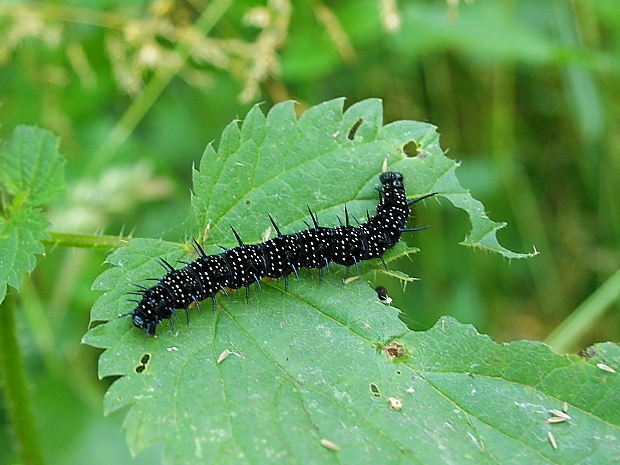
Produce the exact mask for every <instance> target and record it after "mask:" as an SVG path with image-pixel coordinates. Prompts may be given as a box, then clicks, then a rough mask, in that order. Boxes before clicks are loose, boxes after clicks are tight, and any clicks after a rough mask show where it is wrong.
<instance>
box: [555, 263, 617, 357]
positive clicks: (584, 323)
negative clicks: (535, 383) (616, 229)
mask: <svg viewBox="0 0 620 465" xmlns="http://www.w3.org/2000/svg"><path fill="white" fill-rule="evenodd" d="M618 299H620V270H618V271H616V272H615V273H614V274H613V275H611V277H610V278H609V279H608V280H607V281H605V282H604V283H603V285H602V286H601V287H599V288H598V289H597V290H596V291H594V292H593V293H592V294H591V295H590V296H589V297H588V298H587V299H586V300H585V301H584V302H583V303H582V304H581V305H579V307H577V308H576V309H575V311H574V312H573V313H571V314H570V315H569V316H568V318H566V319H565V320H564V321H563V322H562V323H561V324H560V325H559V326H558V327H557V328H555V330H553V332H552V333H551V334H549V336H547V339H546V340H545V342H546V343H547V344H549V345H550V346H551V348H552V349H553V350H554V351H555V352H557V353H559V354H562V353H566V352H567V351H568V350H570V348H571V347H572V346H573V345H575V344H576V343H577V342H578V341H579V339H581V338H582V337H583V335H584V334H585V333H586V332H588V331H589V330H590V329H591V328H592V326H594V324H595V323H596V322H597V321H598V319H599V318H600V317H601V316H603V314H604V313H605V311H606V310H607V308H608V307H609V306H610V305H611V304H613V303H614V302H615V301H616V300H618Z"/></svg>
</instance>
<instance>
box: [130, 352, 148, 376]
mask: <svg viewBox="0 0 620 465" xmlns="http://www.w3.org/2000/svg"><path fill="white" fill-rule="evenodd" d="M149 360H151V354H144V355H143V356H142V357H141V358H140V364H139V365H136V368H134V371H135V372H136V373H142V372H143V371H144V370H146V367H147V365H148V363H149Z"/></svg>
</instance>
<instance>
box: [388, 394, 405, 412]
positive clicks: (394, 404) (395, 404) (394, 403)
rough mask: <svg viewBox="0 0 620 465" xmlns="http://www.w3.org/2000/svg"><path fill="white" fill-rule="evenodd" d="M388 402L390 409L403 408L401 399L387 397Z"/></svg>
mask: <svg viewBox="0 0 620 465" xmlns="http://www.w3.org/2000/svg"><path fill="white" fill-rule="evenodd" d="M388 402H389V403H390V408H391V409H392V410H402V408H403V401H402V400H400V399H397V398H396V397H388Z"/></svg>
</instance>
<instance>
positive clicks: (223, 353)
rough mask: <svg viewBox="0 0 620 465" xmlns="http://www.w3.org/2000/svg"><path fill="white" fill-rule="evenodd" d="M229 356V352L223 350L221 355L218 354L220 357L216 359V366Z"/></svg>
mask: <svg viewBox="0 0 620 465" xmlns="http://www.w3.org/2000/svg"><path fill="white" fill-rule="evenodd" d="M229 355H230V350H228V349H224V350H223V351H222V353H221V354H220V356H219V357H218V358H217V363H218V364H220V363H222V362H223V361H224V360H226V359H227V358H228V356H229Z"/></svg>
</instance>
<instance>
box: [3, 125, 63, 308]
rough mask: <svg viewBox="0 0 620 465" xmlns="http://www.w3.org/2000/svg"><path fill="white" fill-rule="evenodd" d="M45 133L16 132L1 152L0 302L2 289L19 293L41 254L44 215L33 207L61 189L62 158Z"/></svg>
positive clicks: (51, 137) (53, 140) (20, 128)
mask: <svg viewBox="0 0 620 465" xmlns="http://www.w3.org/2000/svg"><path fill="white" fill-rule="evenodd" d="M58 145H59V142H58V138H56V137H55V136H54V135H53V134H52V133H51V132H50V131H46V130H44V129H39V128H36V127H31V126H18V127H17V128H16V129H15V130H14V131H13V134H12V136H11V138H10V139H9V140H8V141H7V142H6V144H4V145H3V146H2V147H1V148H0V187H1V188H2V189H3V190H4V191H6V193H8V194H9V195H10V196H12V197H13V202H11V203H10V204H3V205H2V207H3V208H2V211H1V213H0V214H1V215H2V216H0V302H2V301H3V300H4V297H5V295H6V288H7V284H10V285H11V286H13V287H15V288H18V287H19V286H20V285H21V282H22V273H23V272H24V271H26V272H31V271H32V270H33V269H34V266H35V264H36V259H35V254H42V253H43V252H44V248H43V244H42V243H41V241H42V240H44V239H46V238H47V233H46V232H45V229H46V228H47V226H48V223H47V221H46V219H45V218H46V216H45V214H44V213H43V212H42V211H41V210H39V209H38V208H35V207H34V206H38V205H42V204H44V203H47V202H49V201H51V200H53V199H54V198H55V197H56V196H57V195H58V193H59V192H60V191H61V190H62V189H63V187H64V180H63V179H64V171H63V165H64V157H63V156H62V155H61V154H60V153H59V152H58Z"/></svg>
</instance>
